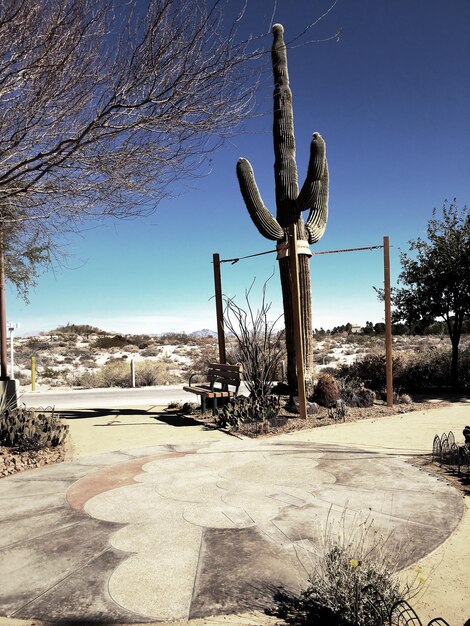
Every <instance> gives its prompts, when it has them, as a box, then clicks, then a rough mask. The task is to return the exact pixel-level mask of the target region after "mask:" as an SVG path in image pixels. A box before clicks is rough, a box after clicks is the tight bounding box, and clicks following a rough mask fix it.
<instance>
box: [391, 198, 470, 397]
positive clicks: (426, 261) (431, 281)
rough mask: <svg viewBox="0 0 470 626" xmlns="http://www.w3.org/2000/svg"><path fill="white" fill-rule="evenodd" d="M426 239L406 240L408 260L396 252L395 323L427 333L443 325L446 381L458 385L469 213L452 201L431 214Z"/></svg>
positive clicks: (468, 310)
mask: <svg viewBox="0 0 470 626" xmlns="http://www.w3.org/2000/svg"><path fill="white" fill-rule="evenodd" d="M426 235H427V240H423V239H420V238H418V239H416V240H411V241H410V242H409V244H410V252H412V253H413V254H412V255H409V254H407V253H405V252H403V253H401V256H400V261H401V264H402V272H401V274H400V276H399V279H398V280H399V283H401V284H402V285H403V287H401V288H398V289H396V290H394V293H393V304H394V306H395V311H394V314H393V317H394V321H399V320H403V321H405V323H406V324H408V325H410V326H419V327H421V328H423V329H424V328H427V327H428V326H431V324H433V323H434V322H435V320H437V319H442V320H443V321H444V322H445V325H446V328H447V332H448V334H449V338H450V341H451V344H452V361H451V372H450V380H451V384H452V386H454V387H455V386H458V382H459V343H460V337H461V335H462V330H463V327H464V322H465V320H466V318H468V317H469V315H470V213H469V210H468V208H467V207H464V208H463V209H462V210H459V208H458V206H457V204H456V201H455V200H454V201H453V202H452V203H450V204H448V203H447V202H445V203H444V206H443V209H442V217H439V216H438V215H437V211H436V209H434V211H433V217H432V219H431V220H429V222H428V226H427V230H426Z"/></svg>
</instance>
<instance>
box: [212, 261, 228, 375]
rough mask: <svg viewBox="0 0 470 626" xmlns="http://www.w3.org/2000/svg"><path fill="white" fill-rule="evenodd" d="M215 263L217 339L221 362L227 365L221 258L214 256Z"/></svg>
mask: <svg viewBox="0 0 470 626" xmlns="http://www.w3.org/2000/svg"><path fill="white" fill-rule="evenodd" d="M212 260H213V263H214V285H215V310H216V315H217V338H218V341H219V361H220V363H227V355H226V352H225V331H224V308H223V305H222V283H221V279H220V256H219V255H218V254H213V255H212Z"/></svg>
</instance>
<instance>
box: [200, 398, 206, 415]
mask: <svg viewBox="0 0 470 626" xmlns="http://www.w3.org/2000/svg"><path fill="white" fill-rule="evenodd" d="M205 412H206V396H201V413H205Z"/></svg>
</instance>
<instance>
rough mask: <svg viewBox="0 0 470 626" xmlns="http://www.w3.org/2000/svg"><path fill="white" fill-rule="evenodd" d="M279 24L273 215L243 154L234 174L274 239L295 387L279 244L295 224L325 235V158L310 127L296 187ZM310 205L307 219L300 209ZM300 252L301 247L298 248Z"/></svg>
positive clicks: (305, 300)
mask: <svg viewBox="0 0 470 626" xmlns="http://www.w3.org/2000/svg"><path fill="white" fill-rule="evenodd" d="M283 33H284V28H283V27H282V26H281V24H275V25H274V26H273V35H274V42H273V47H272V65H273V74H274V125H273V137H274V154H275V161H274V178H275V185H276V208H277V212H276V217H274V216H273V215H272V214H271V213H270V212H269V210H268V209H267V208H266V206H265V205H264V203H263V201H262V199H261V195H260V192H259V190H258V187H257V185H256V182H255V177H254V173H253V169H252V167H251V165H250V162H249V161H248V160H247V159H243V158H242V159H239V161H238V163H237V176H238V181H239V183H240V189H241V192H242V195H243V199H244V201H245V204H246V206H247V209H248V212H249V214H250V216H251V219H252V220H253V222H254V224H255V226H256V227H257V229H258V230H259V232H260V233H261V234H262V235H263V236H264V237H266V238H267V239H271V240H273V241H277V242H278V250H279V251H280V252H279V254H278V259H279V268H280V275H281V285H282V297H283V304H284V320H285V328H286V348H287V379H288V383H289V385H290V387H291V389H292V390H294V389H295V388H296V381H297V379H296V364H295V346H294V329H293V312H292V304H293V303H292V291H291V280H290V264H289V259H288V258H287V257H286V256H285V255H283V253H282V249H283V247H285V244H286V242H287V241H288V239H287V237H288V228H289V225H291V224H296V225H297V236H298V238H299V239H300V240H303V241H308V243H310V244H313V243H316V242H317V241H318V240H319V239H320V238H321V237H322V235H323V233H324V231H325V228H326V222H327V219H328V164H327V161H326V146H325V142H324V140H323V138H322V136H321V135H320V134H319V133H316V132H315V133H313V138H312V142H311V146H310V162H309V165H308V170H307V176H306V179H305V182H304V184H303V186H302V189H301V190H300V193H299V184H298V177H297V165H296V161H295V137H294V116H293V111H292V92H291V89H290V86H289V75H288V72H287V51H286V45H285V43H284V38H283ZM307 210H309V211H310V213H309V214H308V217H307V220H306V221H305V222H304V220H303V219H302V212H303V211H307ZM302 252H303V253H302ZM309 256H310V252H309V250H308V246H307V244H305V246H303V247H302V246H300V255H299V282H300V301H301V311H302V335H303V344H304V360H305V368H306V375H307V376H309V375H311V373H312V369H313V335H312V295H311V288H310V268H309Z"/></svg>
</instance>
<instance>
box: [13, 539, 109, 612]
mask: <svg viewBox="0 0 470 626" xmlns="http://www.w3.org/2000/svg"><path fill="white" fill-rule="evenodd" d="M109 550H111V547H108V548H105V549H104V550H101V552H98V553H97V554H95V555H94V556H93V557H92V558H91V559H88V561H86V563H82V565H80V567H77V568H76V569H74V570H72V571H71V572H69V573H68V574H66V575H65V576H63V577H62V578H60V579H59V580H57V581H56V582H55V583H54V584H53V585H50V586H49V587H48V588H47V589H45V590H44V591H42V592H41V593H39V594H38V595H37V596H35V597H34V598H32V599H31V600H29V601H28V602H26V603H25V604H23V605H22V606H20V607H18V608H17V609H16V610H15V611H13V612H12V613H10V614H9V616H8V617H14V616H15V615H18V613H20V612H21V611H22V610H23V609H26V608H27V607H28V606H30V605H31V604H34V602H36V601H37V600H39V599H40V598H42V597H43V596H45V595H46V594H47V593H49V591H51V590H52V589H55V588H56V587H58V586H59V585H61V584H62V583H63V582H65V581H66V580H68V579H69V578H71V577H72V576H73V575H74V574H76V573H77V572H80V571H81V570H82V569H84V568H85V567H87V566H88V565H90V563H92V562H93V561H95V560H96V559H98V558H100V557H101V556H103V554H106V552H109Z"/></svg>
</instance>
